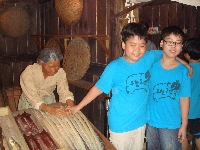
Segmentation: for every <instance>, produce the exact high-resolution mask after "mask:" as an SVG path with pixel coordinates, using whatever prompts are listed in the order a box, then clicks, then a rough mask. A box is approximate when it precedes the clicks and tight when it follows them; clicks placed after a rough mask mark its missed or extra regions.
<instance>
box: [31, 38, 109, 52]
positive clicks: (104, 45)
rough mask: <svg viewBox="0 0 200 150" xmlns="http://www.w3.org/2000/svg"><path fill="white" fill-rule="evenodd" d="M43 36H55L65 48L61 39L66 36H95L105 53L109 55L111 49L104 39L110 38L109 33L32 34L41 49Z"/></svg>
mask: <svg viewBox="0 0 200 150" xmlns="http://www.w3.org/2000/svg"><path fill="white" fill-rule="evenodd" d="M42 37H53V38H55V39H56V40H57V42H58V43H59V45H60V46H61V47H62V48H63V49H65V46H64V45H63V44H62V42H61V41H60V40H61V39H66V38H76V37H81V38H94V39H96V40H97V42H98V43H99V45H100V46H101V47H102V48H103V50H104V51H105V53H106V54H107V55H108V56H109V55H110V51H109V47H107V46H106V44H105V43H104V42H103V41H104V40H108V41H109V40H110V37H109V36H108V35H93V34H77V35H67V34H66V35H53V34H40V35H31V38H32V39H33V40H34V41H35V43H36V44H37V45H38V47H39V48H40V49H42V44H41V43H42Z"/></svg>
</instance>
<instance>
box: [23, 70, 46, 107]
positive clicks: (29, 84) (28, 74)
mask: <svg viewBox="0 0 200 150" xmlns="http://www.w3.org/2000/svg"><path fill="white" fill-rule="evenodd" d="M20 86H21V88H22V92H23V94H24V95H25V97H26V100H27V101H28V102H29V103H30V105H31V106H32V107H33V108H34V109H39V106H40V105H41V104H42V103H43V100H42V99H41V97H40V96H39V95H38V91H37V89H36V87H35V83H34V79H33V74H32V68H31V67H29V66H28V67H27V68H26V69H25V70H24V71H23V72H22V74H21V75H20Z"/></svg>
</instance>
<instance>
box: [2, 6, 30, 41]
mask: <svg viewBox="0 0 200 150" xmlns="http://www.w3.org/2000/svg"><path fill="white" fill-rule="evenodd" d="M0 28H1V30H2V32H3V33H4V34H5V35H6V36H9V37H13V38H17V37H21V36H23V35H24V34H26V33H27V31H28V30H29V28H30V19H29V15H28V13H27V12H26V10H24V9H22V8H20V7H16V6H14V7H10V8H8V9H6V10H5V11H4V12H2V13H1V15H0Z"/></svg>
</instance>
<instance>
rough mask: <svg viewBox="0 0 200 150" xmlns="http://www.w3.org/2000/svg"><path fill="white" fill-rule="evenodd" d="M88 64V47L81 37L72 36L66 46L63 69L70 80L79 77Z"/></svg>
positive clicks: (82, 74) (83, 73) (84, 71)
mask: <svg viewBox="0 0 200 150" xmlns="http://www.w3.org/2000/svg"><path fill="white" fill-rule="evenodd" d="M89 65H90V47H89V45H88V43H87V42H86V41H85V40H84V39H83V38H74V39H73V40H72V41H70V43H69V45H68V46H67V48H66V50H65V54H64V59H63V69H64V70H65V72H66V74H67V79H68V80H70V81H74V80H79V79H81V78H82V77H83V76H84V75H85V73H86V71H87V69H88V68H89Z"/></svg>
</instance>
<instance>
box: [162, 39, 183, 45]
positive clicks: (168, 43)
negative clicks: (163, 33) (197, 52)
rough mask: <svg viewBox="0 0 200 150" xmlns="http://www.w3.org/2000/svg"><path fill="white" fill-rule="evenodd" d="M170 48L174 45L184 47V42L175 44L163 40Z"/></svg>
mask: <svg viewBox="0 0 200 150" xmlns="http://www.w3.org/2000/svg"><path fill="white" fill-rule="evenodd" d="M163 41H164V42H165V43H166V44H167V45H168V46H173V45H175V46H180V45H182V42H173V41H165V40H163Z"/></svg>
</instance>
